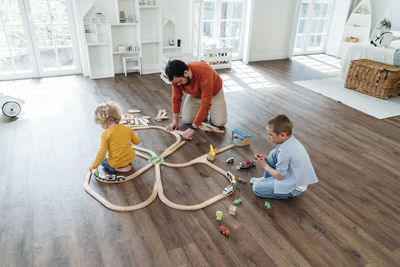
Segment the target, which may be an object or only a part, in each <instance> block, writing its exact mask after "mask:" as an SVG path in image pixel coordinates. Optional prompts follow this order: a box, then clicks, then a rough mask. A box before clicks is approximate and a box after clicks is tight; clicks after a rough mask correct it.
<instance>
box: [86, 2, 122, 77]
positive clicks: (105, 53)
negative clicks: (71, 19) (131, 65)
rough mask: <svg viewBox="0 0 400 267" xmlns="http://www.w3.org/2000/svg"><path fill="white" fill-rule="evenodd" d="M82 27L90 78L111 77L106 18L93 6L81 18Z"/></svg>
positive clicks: (111, 61)
mask: <svg viewBox="0 0 400 267" xmlns="http://www.w3.org/2000/svg"><path fill="white" fill-rule="evenodd" d="M83 27H84V31H85V44H86V55H87V59H88V67H89V75H90V78H92V79H97V78H105V77H113V76H114V67H113V60H112V54H111V41H110V29H109V26H108V20H107V17H106V16H105V15H104V13H103V12H102V11H101V10H99V9H97V8H96V7H95V6H93V7H92V8H91V9H90V10H89V11H88V12H87V13H86V15H85V16H84V17H83Z"/></svg>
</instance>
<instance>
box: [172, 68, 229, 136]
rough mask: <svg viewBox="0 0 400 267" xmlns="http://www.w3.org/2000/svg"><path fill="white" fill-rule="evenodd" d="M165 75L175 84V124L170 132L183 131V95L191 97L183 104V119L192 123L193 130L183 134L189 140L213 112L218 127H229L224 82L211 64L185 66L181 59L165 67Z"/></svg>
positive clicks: (173, 85)
mask: <svg viewBox="0 0 400 267" xmlns="http://www.w3.org/2000/svg"><path fill="white" fill-rule="evenodd" d="M165 74H166V75H167V76H168V79H169V80H170V81H171V82H172V112H173V122H172V123H171V124H170V125H168V126H167V130H168V131H173V130H177V129H178V128H179V125H178V122H179V112H180V111H181V103H182V96H183V92H185V93H187V96H186V98H185V102H184V103H183V108H182V120H183V122H184V123H187V124H190V123H191V125H190V128H189V129H187V130H186V131H185V132H184V133H183V137H184V138H185V139H188V138H190V137H191V136H192V135H193V134H194V132H195V131H196V129H197V127H198V126H199V125H200V124H201V123H202V122H203V121H204V119H205V118H206V117H207V114H208V113H209V112H210V122H211V124H213V125H215V126H217V127H222V126H224V125H225V123H226V121H227V114H226V102H225V97H224V91H223V90H222V79H221V77H220V76H219V74H218V73H217V72H216V71H215V70H214V69H213V68H212V67H211V66H210V65H208V64H207V63H205V62H191V63H188V64H185V63H184V62H183V61H180V60H172V61H169V62H168V64H167V66H166V67H165Z"/></svg>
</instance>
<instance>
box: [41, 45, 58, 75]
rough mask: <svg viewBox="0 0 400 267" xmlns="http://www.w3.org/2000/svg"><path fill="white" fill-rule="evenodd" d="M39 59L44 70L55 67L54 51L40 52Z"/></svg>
mask: <svg viewBox="0 0 400 267" xmlns="http://www.w3.org/2000/svg"><path fill="white" fill-rule="evenodd" d="M40 58H41V60H42V64H43V68H44V69H47V70H49V69H52V68H55V67H57V59H56V51H55V50H54V49H42V50H40Z"/></svg>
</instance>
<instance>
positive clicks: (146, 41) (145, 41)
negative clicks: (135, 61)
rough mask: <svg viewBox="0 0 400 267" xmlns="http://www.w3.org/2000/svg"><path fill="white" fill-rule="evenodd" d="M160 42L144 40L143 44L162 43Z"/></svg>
mask: <svg viewBox="0 0 400 267" xmlns="http://www.w3.org/2000/svg"><path fill="white" fill-rule="evenodd" d="M160 42H161V41H160V40H143V41H142V44H153V43H160Z"/></svg>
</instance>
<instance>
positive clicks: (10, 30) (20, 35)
mask: <svg viewBox="0 0 400 267" xmlns="http://www.w3.org/2000/svg"><path fill="white" fill-rule="evenodd" d="M5 29H6V32H7V38H8V42H9V44H10V46H11V48H25V47H27V43H26V38H25V34H24V28H23V27H22V26H6V27H5Z"/></svg>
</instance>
